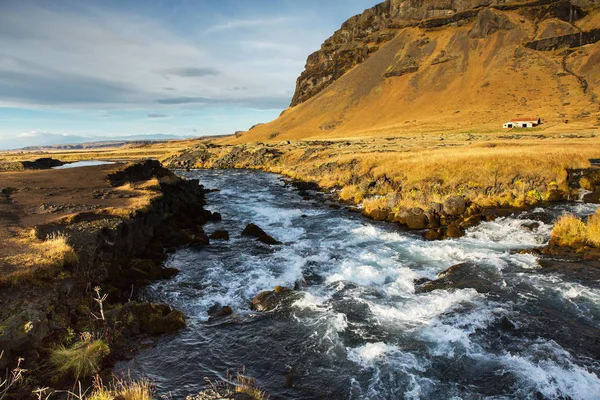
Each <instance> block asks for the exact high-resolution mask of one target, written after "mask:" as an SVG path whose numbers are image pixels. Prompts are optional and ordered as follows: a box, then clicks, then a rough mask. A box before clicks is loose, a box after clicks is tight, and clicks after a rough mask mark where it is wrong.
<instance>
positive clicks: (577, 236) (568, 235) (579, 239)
mask: <svg viewBox="0 0 600 400" xmlns="http://www.w3.org/2000/svg"><path fill="white" fill-rule="evenodd" d="M585 228H586V227H585V224H584V223H583V221H582V220H580V219H579V218H577V217H576V216H575V215H573V214H565V215H563V216H562V217H560V218H559V219H558V221H557V222H556V224H555V225H554V229H553V230H552V241H553V242H554V243H556V244H557V245H559V246H569V247H574V246H580V245H582V244H583V243H585Z"/></svg>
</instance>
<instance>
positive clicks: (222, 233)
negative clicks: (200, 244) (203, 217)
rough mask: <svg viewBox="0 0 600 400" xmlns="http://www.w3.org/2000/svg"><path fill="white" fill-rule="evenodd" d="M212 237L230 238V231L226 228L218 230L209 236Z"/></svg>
mask: <svg viewBox="0 0 600 400" xmlns="http://www.w3.org/2000/svg"><path fill="white" fill-rule="evenodd" d="M209 238H210V239H215V240H229V232H227V231H224V230H216V231H214V232H213V233H211V235H210V236H209Z"/></svg>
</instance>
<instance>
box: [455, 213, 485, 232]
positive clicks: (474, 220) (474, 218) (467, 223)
mask: <svg viewBox="0 0 600 400" xmlns="http://www.w3.org/2000/svg"><path fill="white" fill-rule="evenodd" d="M481 219H482V218H481V214H475V215H471V216H470V217H467V218H465V219H463V220H462V221H461V223H460V227H461V228H463V229H469V228H472V227H474V226H476V225H479V223H480V222H481Z"/></svg>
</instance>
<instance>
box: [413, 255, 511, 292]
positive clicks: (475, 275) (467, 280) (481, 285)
mask: <svg viewBox="0 0 600 400" xmlns="http://www.w3.org/2000/svg"><path fill="white" fill-rule="evenodd" d="M495 282H500V277H499V276H498V275H494V274H493V273H490V272H488V271H486V270H483V269H481V268H479V267H478V266H477V265H476V264H474V263H470V262H466V263H462V264H457V265H453V266H452V267H450V268H448V269H447V270H445V271H442V272H440V273H439V274H438V275H437V277H436V279H435V280H433V281H429V282H425V283H423V284H421V285H417V286H416V287H415V291H416V292H417V293H425V292H432V291H434V290H439V289H443V290H447V289H467V288H473V289H475V290H477V291H478V292H479V293H490V292H495V291H497V290H498V289H497V287H496V285H495Z"/></svg>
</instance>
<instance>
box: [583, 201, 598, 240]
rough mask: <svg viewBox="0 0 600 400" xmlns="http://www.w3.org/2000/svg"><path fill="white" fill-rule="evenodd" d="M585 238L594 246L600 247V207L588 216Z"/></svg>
mask: <svg viewBox="0 0 600 400" xmlns="http://www.w3.org/2000/svg"><path fill="white" fill-rule="evenodd" d="M585 240H586V241H587V242H588V243H589V244H590V245H592V246H595V247H600V208H599V209H598V210H597V211H596V213H595V214H594V215H591V216H590V217H589V218H588V221H587V228H586V231H585Z"/></svg>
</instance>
